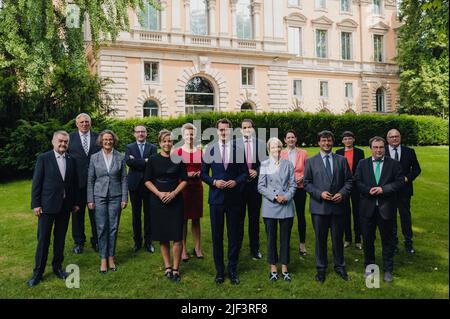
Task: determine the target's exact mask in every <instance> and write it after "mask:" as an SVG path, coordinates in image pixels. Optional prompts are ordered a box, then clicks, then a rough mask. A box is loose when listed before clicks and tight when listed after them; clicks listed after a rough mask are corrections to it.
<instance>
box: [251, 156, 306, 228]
mask: <svg viewBox="0 0 450 319" xmlns="http://www.w3.org/2000/svg"><path fill="white" fill-rule="evenodd" d="M270 162H271V159H267V160H265V161H263V162H262V163H261V169H260V175H259V179H258V192H260V193H261V195H263V200H262V216H263V217H266V218H279V219H284V218H290V217H294V202H293V200H292V199H293V198H294V195H295V191H296V189H297V185H296V183H295V175H294V165H292V163H291V162H290V161H289V160H285V159H281V160H280V167H279V169H278V171H277V172H270V169H269V167H270ZM276 195H282V196H285V197H286V199H287V203H286V204H279V203H278V202H277V201H276V200H275V196H276Z"/></svg>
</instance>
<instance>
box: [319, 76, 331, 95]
mask: <svg viewBox="0 0 450 319" xmlns="http://www.w3.org/2000/svg"><path fill="white" fill-rule="evenodd" d="M322 83H324V84H326V91H327V92H326V93H327V95H322V91H323V90H322ZM328 84H329V81H328V80H319V97H320V98H321V99H329V98H330V87H329V85H328Z"/></svg>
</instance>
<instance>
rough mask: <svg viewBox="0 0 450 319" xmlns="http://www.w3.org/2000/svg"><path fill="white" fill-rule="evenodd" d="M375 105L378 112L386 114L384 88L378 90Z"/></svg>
mask: <svg viewBox="0 0 450 319" xmlns="http://www.w3.org/2000/svg"><path fill="white" fill-rule="evenodd" d="M375 103H376V110H377V112H385V111H386V110H385V108H384V90H383V88H378V89H377V92H376V93H375Z"/></svg>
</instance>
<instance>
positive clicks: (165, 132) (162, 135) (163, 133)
mask: <svg viewBox="0 0 450 319" xmlns="http://www.w3.org/2000/svg"><path fill="white" fill-rule="evenodd" d="M167 135H169V136H170V137H172V132H171V131H169V130H167V129H162V130H161V131H159V133H158V142H160V143H161V141H162V140H163V139H164V138H165V137H166V136H167Z"/></svg>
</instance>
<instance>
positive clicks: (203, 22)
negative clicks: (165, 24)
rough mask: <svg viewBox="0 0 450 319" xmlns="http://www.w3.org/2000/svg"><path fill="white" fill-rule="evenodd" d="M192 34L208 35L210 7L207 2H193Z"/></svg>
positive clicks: (202, 0)
mask: <svg viewBox="0 0 450 319" xmlns="http://www.w3.org/2000/svg"><path fill="white" fill-rule="evenodd" d="M190 3H191V6H190V10H191V12H190V13H191V33H192V34H195V35H207V34H208V5H207V3H206V0H197V1H191V2H190Z"/></svg>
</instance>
